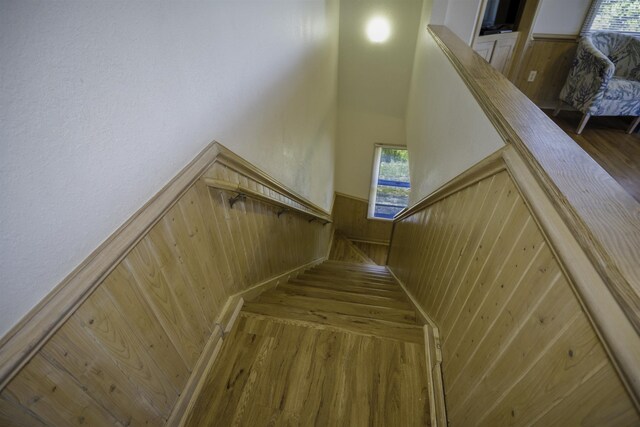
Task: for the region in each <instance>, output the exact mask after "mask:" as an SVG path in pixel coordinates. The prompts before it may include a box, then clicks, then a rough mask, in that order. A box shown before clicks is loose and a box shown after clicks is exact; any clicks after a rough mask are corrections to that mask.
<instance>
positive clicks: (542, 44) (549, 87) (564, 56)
mask: <svg viewBox="0 0 640 427" xmlns="http://www.w3.org/2000/svg"><path fill="white" fill-rule="evenodd" d="M577 46H578V44H577V43H576V39H575V38H557V37H556V38H554V37H551V36H547V37H541V36H534V38H533V40H530V41H529V42H528V43H527V45H526V47H525V52H524V55H523V59H522V62H521V65H520V67H519V71H518V73H517V75H516V76H515V79H514V83H515V85H516V86H517V87H518V89H520V90H521V91H522V92H523V93H524V94H525V95H527V97H528V98H529V99H531V100H532V101H533V102H534V103H535V104H536V105H538V106H539V107H541V108H553V107H555V106H556V105H557V103H558V96H559V95H560V90H561V89H562V86H564V82H565V81H566V79H567V75H568V74H569V68H570V67H571V63H572V62H573V58H574V56H575V54H576V48H577ZM531 71H537V73H538V74H537V75H536V78H535V80H534V81H533V82H528V81H527V79H528V77H529V73H530V72H531Z"/></svg>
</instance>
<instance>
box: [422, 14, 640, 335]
mask: <svg viewBox="0 0 640 427" xmlns="http://www.w3.org/2000/svg"><path fill="white" fill-rule="evenodd" d="M429 32H430V34H431V35H432V36H433V38H434V40H435V41H436V43H437V44H438V46H439V47H440V48H441V49H442V51H443V52H444V53H445V55H446V56H447V57H448V59H449V60H450V62H451V64H452V65H453V66H454V68H455V69H456V71H457V72H458V74H459V75H460V76H461V78H462V80H463V81H464V82H465V84H466V85H467V87H468V88H469V90H470V91H471V93H472V94H473V96H474V97H475V98H476V100H477V102H478V104H479V105H480V106H481V108H482V109H483V110H484V112H485V114H486V115H487V116H488V118H489V119H490V120H491V122H492V123H493V125H494V127H495V128H496V130H497V131H498V133H499V134H500V135H501V136H502V138H503V139H504V140H505V141H506V142H507V143H508V144H511V145H513V147H514V148H515V150H516V151H517V152H518V154H519V155H520V156H521V157H522V159H523V160H524V161H525V163H526V165H527V167H528V168H529V169H530V170H531V172H532V173H533V175H534V177H535V178H536V180H537V182H538V184H539V185H540V186H541V187H542V189H543V190H544V192H545V193H546V194H547V196H548V197H549V199H550V200H551V201H552V203H553V205H554V207H555V209H556V210H557V211H558V213H559V214H560V216H561V218H562V219H563V221H564V222H565V223H566V225H567V226H568V227H569V229H570V230H571V232H572V234H573V236H575V238H576V239H577V240H578V242H579V243H580V246H581V247H582V248H583V250H584V251H585V253H586V254H587V255H588V257H589V259H590V260H591V262H592V263H593V265H594V267H595V268H596V270H597V271H598V273H599V275H600V276H601V277H602V278H603V280H604V281H605V283H606V284H607V286H608V288H609V289H610V291H611V293H612V294H613V295H614V297H615V298H616V301H617V302H618V304H620V306H621V307H622V309H623V310H624V312H625V314H626V316H627V317H628V319H629V321H630V322H631V323H632V324H633V326H634V328H635V330H636V332H638V333H640V255H639V254H640V204H639V203H638V202H637V201H636V200H634V199H633V198H632V197H631V196H630V195H629V194H628V193H627V192H626V191H625V190H624V189H623V188H622V187H621V186H620V185H619V184H618V183H617V182H616V181H615V180H614V179H613V178H612V177H611V176H610V175H609V174H607V172H605V171H604V169H602V167H600V165H598V164H597V163H596V162H595V161H594V160H593V159H592V158H591V157H590V156H589V155H588V154H587V153H586V152H585V151H584V150H582V148H580V147H579V146H578V145H577V144H576V143H575V142H574V141H573V140H572V139H571V138H570V137H569V136H568V135H567V134H566V133H565V132H564V131H562V129H560V128H559V127H558V126H557V125H556V124H555V123H553V121H552V120H551V119H549V118H548V117H547V116H546V115H545V114H544V112H542V111H541V110H540V109H539V108H538V107H537V106H536V105H535V104H533V102H531V101H530V100H529V99H528V98H527V97H526V96H525V95H524V94H523V93H522V92H520V91H519V90H518V89H517V88H516V87H515V86H514V85H513V84H512V83H511V82H510V81H509V80H507V78H506V77H504V76H503V75H502V74H500V73H499V72H498V71H497V70H495V69H494V68H493V67H491V66H490V65H489V64H488V63H487V62H486V61H484V60H483V59H482V58H481V57H480V56H479V55H478V54H476V53H475V52H474V51H473V50H472V49H471V48H470V47H469V46H467V45H466V44H465V43H464V42H463V41H462V40H460V39H459V38H458V37H457V36H456V35H455V34H454V33H453V32H451V30H449V29H448V28H446V27H444V26H435V25H430V26H429Z"/></svg>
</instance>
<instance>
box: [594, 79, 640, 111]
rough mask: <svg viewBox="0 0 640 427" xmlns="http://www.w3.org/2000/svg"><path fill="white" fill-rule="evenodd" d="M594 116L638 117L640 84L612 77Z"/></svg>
mask: <svg viewBox="0 0 640 427" xmlns="http://www.w3.org/2000/svg"><path fill="white" fill-rule="evenodd" d="M595 115H598V116H614V115H616V116H617V115H620V116H624V115H628V116H637V115H640V82H639V81H636V80H627V79H622V78H620V77H615V76H614V77H612V78H611V80H609V84H608V85H607V90H606V91H605V92H604V98H603V99H602V102H601V104H600V106H599V108H598V112H597V113H596V114H595Z"/></svg>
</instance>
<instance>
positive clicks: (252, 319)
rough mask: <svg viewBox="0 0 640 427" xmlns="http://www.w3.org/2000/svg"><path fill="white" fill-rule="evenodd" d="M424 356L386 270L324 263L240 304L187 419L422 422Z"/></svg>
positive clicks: (207, 422)
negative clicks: (234, 321)
mask: <svg viewBox="0 0 640 427" xmlns="http://www.w3.org/2000/svg"><path fill="white" fill-rule="evenodd" d="M425 363H426V360H425V353H424V338H423V330H422V327H421V326H420V325H419V324H418V322H417V320H416V314H415V312H414V311H413V309H412V306H411V304H410V303H409V302H408V301H407V300H406V297H405V296H404V294H403V293H402V292H401V289H400V287H399V286H398V285H397V284H396V283H395V281H394V279H393V278H392V276H391V275H390V274H389V273H388V272H387V270H386V269H385V268H384V267H379V266H375V265H364V264H351V263H345V262H339V261H327V262H325V263H324V264H322V265H320V266H318V267H315V268H313V269H311V270H309V271H307V272H306V273H305V274H303V275H301V276H298V278H296V279H295V280H292V281H290V282H289V283H287V284H285V285H280V286H278V287H277V288H276V289H272V290H270V291H267V292H265V293H264V294H262V295H261V296H260V297H259V298H258V299H257V300H255V301H253V302H247V303H246V304H245V306H244V307H243V309H242V311H241V313H240V316H239V318H238V320H237V322H236V325H235V326H234V329H233V330H232V331H231V333H230V336H229V337H228V338H227V339H226V340H225V343H224V345H223V348H222V350H221V354H220V356H219V358H218V360H217V361H216V363H215V365H214V368H213V369H212V372H210V373H209V374H208V375H207V378H206V381H205V385H204V388H203V390H202V392H201V394H200V396H199V397H198V399H197V401H196V404H195V406H194V408H193V410H192V411H191V412H190V413H189V414H188V417H187V425H189V426H213V425H216V426H218V425H219V426H231V425H240V426H267V425H269V426H280V425H286V426H293V425H295V426H307V425H318V426H418V425H427V424H428V422H429V403H428V395H427V383H426V378H427V376H426V375H427V374H426V370H425V369H426V368H425Z"/></svg>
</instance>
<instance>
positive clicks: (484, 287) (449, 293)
mask: <svg viewBox="0 0 640 427" xmlns="http://www.w3.org/2000/svg"><path fill="white" fill-rule="evenodd" d="M389 267H390V268H391V270H392V271H393V272H394V274H396V276H397V277H398V278H399V279H400V280H401V281H402V282H403V283H404V284H405V286H406V287H407V289H408V291H409V292H410V293H411V294H412V295H413V296H414V297H415V299H416V300H417V301H418V302H419V304H420V305H421V307H422V308H423V309H424V310H425V312H426V313H427V314H428V315H429V316H430V317H431V318H432V319H433V321H434V322H435V323H436V324H437V326H438V327H439V328H440V334H441V342H442V352H443V362H442V369H443V376H444V389H445V395H446V404H447V412H448V418H449V421H450V422H451V424H452V425H488V426H494V425H524V424H527V425H531V424H537V425H578V424H580V425H582V424H585V425H634V424H636V423H638V422H639V418H638V413H637V412H636V409H635V407H634V404H633V401H632V399H631V398H630V396H629V395H628V394H627V391H626V389H625V387H624V385H623V383H622V381H621V380H620V378H619V377H618V374H617V372H616V370H615V368H614V365H613V364H612V362H611V360H610V359H609V357H608V355H607V353H606V351H605V347H604V346H603V344H602V343H601V341H600V339H599V338H598V335H597V334H596V332H595V330H594V329H593V327H592V325H591V323H590V321H589V318H588V316H587V314H586V313H585V311H584V310H583V308H582V305H581V304H580V302H579V299H578V298H577V296H576V294H575V293H574V291H573V288H572V286H571V284H570V282H569V280H568V279H567V277H566V276H565V274H564V272H563V270H562V267H561V264H560V263H559V262H558V260H557V259H556V257H555V255H554V251H553V250H552V248H551V247H550V246H549V243H548V241H547V239H546V238H545V236H544V235H543V233H542V231H541V229H540V228H539V226H538V224H537V222H536V219H535V218H534V216H533V215H532V214H531V211H530V210H529V208H528V205H527V203H526V202H525V200H524V199H523V197H522V196H521V194H520V192H519V190H518V188H517V187H516V184H515V183H514V181H513V180H512V178H511V176H510V174H509V172H508V171H507V170H504V169H503V170H501V171H498V172H497V173H494V174H493V175H490V176H488V177H484V178H482V179H480V180H478V181H476V182H472V183H470V184H469V185H467V186H463V188H461V189H458V190H457V191H455V192H453V193H451V194H448V195H445V196H444V197H442V198H440V199H435V200H434V201H433V202H432V203H428V204H426V205H425V206H424V207H423V208H421V209H418V210H416V211H413V212H412V213H410V214H409V215H408V216H406V217H404V218H402V219H401V220H400V221H397V222H396V223H395V228H394V233H393V239H392V242H391V251H390V255H389Z"/></svg>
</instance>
